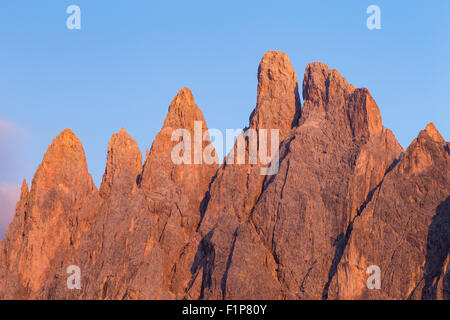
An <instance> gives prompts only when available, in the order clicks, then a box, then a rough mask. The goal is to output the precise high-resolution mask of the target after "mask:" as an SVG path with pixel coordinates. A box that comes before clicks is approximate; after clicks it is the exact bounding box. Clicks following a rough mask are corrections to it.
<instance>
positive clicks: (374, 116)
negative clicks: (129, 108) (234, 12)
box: [0, 51, 450, 299]
mask: <svg viewBox="0 0 450 320" xmlns="http://www.w3.org/2000/svg"><path fill="white" fill-rule="evenodd" d="M303 98H304V105H303V108H302V110H301V112H300V99H299V95H298V85H297V79H296V73H295V71H294V70H293V68H292V65H291V63H290V62H289V59H288V57H287V56H286V55H285V54H284V53H282V52H275V51H269V52H268V53H266V55H264V57H263V58H262V60H261V63H260V66H259V70H258V94H257V103H256V107H255V109H254V111H253V112H252V114H251V115H250V119H249V127H248V128H246V129H244V130H245V131H244V134H247V136H248V133H249V132H250V131H248V129H255V130H256V131H257V132H261V129H279V133H280V142H281V145H280V150H279V161H280V164H279V171H278V172H277V173H276V174H274V175H268V176H265V175H261V172H262V171H261V169H263V168H265V167H266V166H267V164H262V163H261V162H258V163H249V162H248V160H249V155H250V154H251V152H252V149H251V141H250V139H249V138H248V137H247V138H246V140H245V144H244V149H243V150H244V152H245V160H246V161H245V163H244V164H236V161H234V162H235V163H232V162H233V161H231V159H233V160H236V158H232V157H231V156H230V155H229V156H228V157H227V158H226V160H225V163H224V164H223V165H222V167H221V168H220V169H218V165H217V163H212V164H208V163H205V162H204V158H203V157H201V159H199V158H195V156H194V154H195V153H194V150H196V148H197V150H198V149H200V152H201V155H202V154H203V151H204V150H205V149H208V148H209V151H212V153H211V154H213V155H215V151H214V148H212V146H211V144H210V142H209V141H203V140H202V141H201V143H200V144H195V141H194V140H195V139H194V137H195V135H196V130H195V127H196V125H195V122H196V121H197V125H199V124H200V125H201V131H197V134H198V135H199V136H204V135H205V134H206V132H207V126H206V122H205V120H204V118H203V114H202V112H201V111H200V109H199V108H198V107H197V106H196V104H195V101H194V98H193V95H192V93H191V91H190V90H189V89H187V88H184V89H181V90H180V91H179V93H178V94H177V96H176V97H175V98H174V99H173V100H172V103H171V104H170V106H169V111H168V114H167V116H166V119H165V121H164V124H163V127H162V129H161V131H160V133H158V135H157V136H156V138H155V141H154V142H153V145H152V147H151V149H150V151H148V150H147V152H146V156H145V163H144V165H142V156H141V152H140V150H139V148H138V146H137V143H136V142H135V141H134V140H133V139H132V138H131V137H130V136H129V135H128V133H127V132H126V131H125V130H124V129H122V130H121V131H120V132H119V133H115V134H113V136H112V138H111V141H110V143H109V146H108V155H107V163H106V169H105V174H104V176H103V181H102V184H101V187H100V192H97V190H96V188H95V186H94V185H93V183H92V179H91V177H90V175H89V173H88V171H87V166H86V159H85V157H84V152H83V148H82V146H81V143H80V142H79V140H78V139H77V138H76V137H75V135H74V134H73V133H72V132H71V131H70V130H65V131H63V132H62V133H61V134H60V135H59V136H58V137H57V138H55V140H54V141H53V143H52V145H51V146H50V147H49V149H48V151H47V153H46V154H45V156H44V159H43V161H42V164H41V165H40V166H39V168H38V170H37V172H36V174H35V177H34V179H33V182H32V185H31V190H28V185H27V184H26V182H25V181H24V183H23V186H22V190H21V197H20V200H19V202H18V203H17V207H16V214H15V217H14V220H13V221H12V223H11V225H10V226H9V228H8V232H7V236H6V238H5V239H3V240H2V241H1V242H0V298H6V299H8V298H9V299H11V298H30V299H55V298H57V299H183V298H186V299H199V298H200V299H268V298H270V299H324V298H325V299H327V298H328V299H355V298H356V299H382V298H388V299H406V298H414V299H416V298H424V299H429V298H438V299H442V298H444V299H449V298H450V294H449V292H450V272H449V268H450V267H449V260H450V258H449V243H450V239H449V238H448V236H449V234H450V233H449V230H450V218H449V214H450V204H449V198H448V196H449V194H450V189H449V188H450V176H449V174H450V170H449V166H450V144H449V143H448V142H446V141H445V140H444V139H443V137H442V136H441V135H440V133H439V132H438V131H437V129H436V128H435V127H434V125H433V124H429V125H427V127H426V129H425V130H423V131H421V132H420V134H419V135H418V137H417V139H415V140H414V141H413V143H412V144H411V145H410V146H409V147H408V149H407V150H406V151H405V152H404V151H403V149H402V148H401V147H400V145H399V144H398V142H397V141H396V139H395V137H394V135H393V134H392V132H391V131H390V130H389V129H386V128H385V127H384V126H383V125H382V120H381V114H380V111H379V109H378V106H377V104H376V102H375V101H374V99H373V97H372V96H371V94H370V93H369V91H368V90H367V89H365V88H361V89H357V88H355V87H353V86H352V85H351V84H349V83H348V82H347V81H346V79H345V78H343V77H342V76H341V75H340V73H339V72H338V71H336V70H332V69H329V68H328V66H327V65H325V64H323V63H317V62H316V63H311V64H309V65H308V66H307V67H306V70H305V75H304V80H303ZM177 129H186V132H188V133H189V135H190V137H191V138H192V139H191V141H190V144H189V143H188V142H187V141H184V144H180V141H179V140H178V141H172V134H173V133H174V130H177ZM200 138H202V137H200ZM261 142H262V141H261V140H259V141H258V144H257V145H258V147H259V148H260V147H261ZM238 145H239V143H238V142H237V143H236V145H235V146H234V148H233V152H234V155H235V156H236V151H237V150H238ZM177 146H178V147H180V146H182V147H183V148H181V149H180V150H184V151H186V152H187V151H188V150H190V151H191V152H190V154H189V156H190V158H191V160H192V162H193V164H187V163H182V164H176V163H174V161H173V150H174V148H176V147H177ZM176 150H178V149H176ZM183 154H185V153H183ZM270 157H271V159H272V161H273V160H274V159H276V158H274V155H273V154H271V155H270ZM213 158H214V160H217V158H215V157H213ZM199 160H200V162H201V163H200V162H199V163H195V162H198V161H199ZM259 160H261V159H259ZM213 162H215V161H213ZM69 265H77V266H79V267H80V269H81V276H82V279H81V286H82V289H81V290H68V288H67V284H66V279H67V277H68V275H67V273H66V268H67V267H68V266H69ZM370 265H377V266H379V267H380V268H381V273H382V274H381V283H382V288H381V290H368V289H367V287H366V280H367V277H368V275H367V273H366V270H367V267H368V266H370Z"/></svg>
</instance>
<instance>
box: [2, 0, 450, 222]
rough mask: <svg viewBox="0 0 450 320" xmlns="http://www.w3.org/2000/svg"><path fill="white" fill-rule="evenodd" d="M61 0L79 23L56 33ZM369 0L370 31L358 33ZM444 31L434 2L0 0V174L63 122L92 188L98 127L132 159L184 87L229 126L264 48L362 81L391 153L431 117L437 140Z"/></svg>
mask: <svg viewBox="0 0 450 320" xmlns="http://www.w3.org/2000/svg"><path fill="white" fill-rule="evenodd" d="M71 4H76V5H78V6H79V7H80V8H81V30H68V29H67V28H66V19H67V17H68V16H69V15H68V14H67V13H66V8H67V7H68V6H69V5H71ZM371 4H376V5H378V6H379V7H380V8H381V25H382V29H381V30H368V29H367V28H366V19H367V17H368V15H367V14H366V8H367V7H368V6H369V5H371ZM449 31H450V2H449V1H443V0H442V1H433V2H425V1H380V0H371V1H364V0H355V1H331V0H329V1H325V0H322V1H300V0H295V1H282V0H280V1H222V0H220V1H217V0H214V1H213V0H209V1H196V0H193V1H138V0H136V1H93V0H71V1H63V0H58V1H49V0H47V1H31V0H30V1H21V0H15V1H1V4H0V41H1V48H2V50H0V119H1V120H2V121H4V122H5V123H7V124H8V126H11V127H14V128H15V129H14V130H16V131H17V132H18V131H20V134H18V135H16V134H11V133H9V138H8V139H5V138H3V141H1V143H2V144H6V145H7V146H4V147H1V146H0V151H2V150H8V152H9V154H10V156H11V155H13V154H14V155H15V156H14V157H13V158H14V160H13V161H10V162H9V163H8V164H1V163H0V165H1V167H0V183H5V184H10V185H16V184H18V183H19V182H20V181H21V180H22V178H23V177H25V178H27V181H28V182H30V180H31V178H32V175H33V173H34V171H35V170H36V168H37V165H38V164H39V162H40V161H41V159H42V156H43V154H44V152H45V150H46V148H47V146H48V145H49V144H50V143H51V141H52V139H53V138H54V137H55V136H56V135H57V134H58V133H59V132H60V131H61V130H63V129H64V128H71V129H72V130H73V131H74V132H75V133H76V134H77V136H78V137H79V138H80V139H81V141H82V142H83V146H84V148H85V151H86V156H87V159H88V166H89V171H90V172H91V173H92V174H93V177H94V181H95V183H96V184H97V185H99V183H100V181H101V175H102V174H103V171H104V167H105V161H106V150H107V145H108V141H109V139H110V137H111V134H112V133H113V132H117V131H118V130H120V128H121V127H122V126H123V127H125V128H126V129H127V130H128V132H129V133H130V134H131V136H133V137H134V138H135V139H136V140H137V142H138V144H139V146H140V148H141V150H142V152H143V153H144V154H145V149H146V148H150V146H151V144H152V141H153V139H154V137H155V135H156V133H157V132H158V131H159V130H160V128H161V126H162V123H163V120H164V117H165V114H166V112H167V108H168V106H169V103H170V101H171V99H172V98H173V97H174V96H175V95H176V93H177V91H178V90H179V89H180V88H182V87H184V86H188V87H189V88H190V89H191V90H192V91H193V93H194V97H195V100H196V103H197V104H198V105H199V107H200V108H201V109H202V110H203V113H204V115H205V118H206V122H207V124H208V126H209V127H210V128H218V129H225V128H242V127H244V126H245V125H246V124H247V123H248V116H249V114H250V112H251V111H252V109H253V108H254V106H255V101H256V85H257V79H256V73H257V67H258V63H259V61H260V59H261V57H262V56H263V55H264V53H265V52H266V51H267V50H281V51H284V52H285V53H287V54H288V55H289V57H290V59H291V61H292V63H293V66H294V68H295V70H296V71H297V74H298V79H299V82H300V83H301V82H302V80H303V73H304V69H305V66H306V64H307V63H309V62H313V61H322V62H325V63H327V64H328V65H329V66H330V67H332V68H335V69H338V70H339V71H340V72H341V74H342V75H343V76H345V77H346V78H347V80H348V81H349V82H351V83H353V84H354V85H355V86H357V87H367V88H368V89H369V90H370V92H371V93H372V95H373V96H374V98H375V100H376V101H377V103H378V105H379V107H380V109H381V114H382V117H383V122H384V125H385V126H387V127H388V128H390V129H391V130H393V132H394V134H395V135H396V137H397V139H398V140H399V142H400V143H401V144H402V145H403V147H405V148H406V147H407V146H408V145H409V143H410V142H411V141H412V140H413V139H414V138H415V137H416V136H417V134H418V132H419V131H420V130H421V129H423V128H424V127H425V125H426V123H428V122H431V121H432V122H434V123H435V125H436V126H437V128H438V130H440V132H441V133H442V135H443V136H444V138H445V139H446V140H448V138H449V135H450V124H449V116H450V111H449V107H450V97H449V90H450V61H449V52H450V41H449V40H450V39H449V37H450V36H449ZM0 130H1V128H0ZM3 130H6V129H3ZM3 136H8V134H5V135H3ZM1 137H2V135H1V132H0V138H1ZM3 153H4V154H5V152H3ZM4 154H2V155H1V157H2V158H5V157H6V156H5V155H4ZM5 161H6V160H5ZM0 214H1V213H0Z"/></svg>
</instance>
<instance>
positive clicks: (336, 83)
mask: <svg viewBox="0 0 450 320" xmlns="http://www.w3.org/2000/svg"><path fill="white" fill-rule="evenodd" d="M354 90H355V87H354V86H353V85H351V84H349V83H348V82H347V80H346V79H345V78H344V77H343V76H342V75H341V74H340V73H339V71H337V70H335V69H330V68H329V67H328V65H326V64H325V63H322V62H312V63H309V64H308V65H307V66H306V69H305V76H304V79H303V99H304V100H305V101H306V100H309V101H311V102H313V103H314V104H323V103H327V102H330V97H331V96H332V95H333V94H334V93H336V92H339V91H343V92H348V93H352V92H353V91H354Z"/></svg>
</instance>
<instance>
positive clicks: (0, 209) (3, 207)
mask: <svg viewBox="0 0 450 320" xmlns="http://www.w3.org/2000/svg"><path fill="white" fill-rule="evenodd" d="M19 197H20V186H19V185H15V184H7V183H0V239H1V238H3V237H4V236H5V233H6V229H7V228H8V225H9V223H10V222H11V220H12V218H13V216H14V210H15V208H16V203H17V201H18V200H19Z"/></svg>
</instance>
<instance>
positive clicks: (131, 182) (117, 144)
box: [100, 128, 142, 198]
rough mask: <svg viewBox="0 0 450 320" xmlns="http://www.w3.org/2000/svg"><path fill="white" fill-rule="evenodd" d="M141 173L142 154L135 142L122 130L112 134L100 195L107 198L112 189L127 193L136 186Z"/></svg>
mask: <svg viewBox="0 0 450 320" xmlns="http://www.w3.org/2000/svg"><path fill="white" fill-rule="evenodd" d="M141 173H142V154H141V151H140V150H139V147H138V145H137V143H136V141H135V140H134V139H133V138H131V136H130V135H129V134H128V132H127V131H126V130H125V129H124V128H122V129H120V132H118V133H114V134H113V135H112V137H111V140H110V142H109V144H108V155H107V163H106V170H105V173H104V174H103V180H102V184H101V187H100V195H101V196H102V197H103V198H105V197H107V196H108V195H109V194H110V192H111V190H112V189H113V188H116V189H117V190H119V191H120V192H122V193H127V192H129V191H131V190H132V188H133V186H135V185H136V181H137V180H138V176H139V175H140V174H141Z"/></svg>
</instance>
